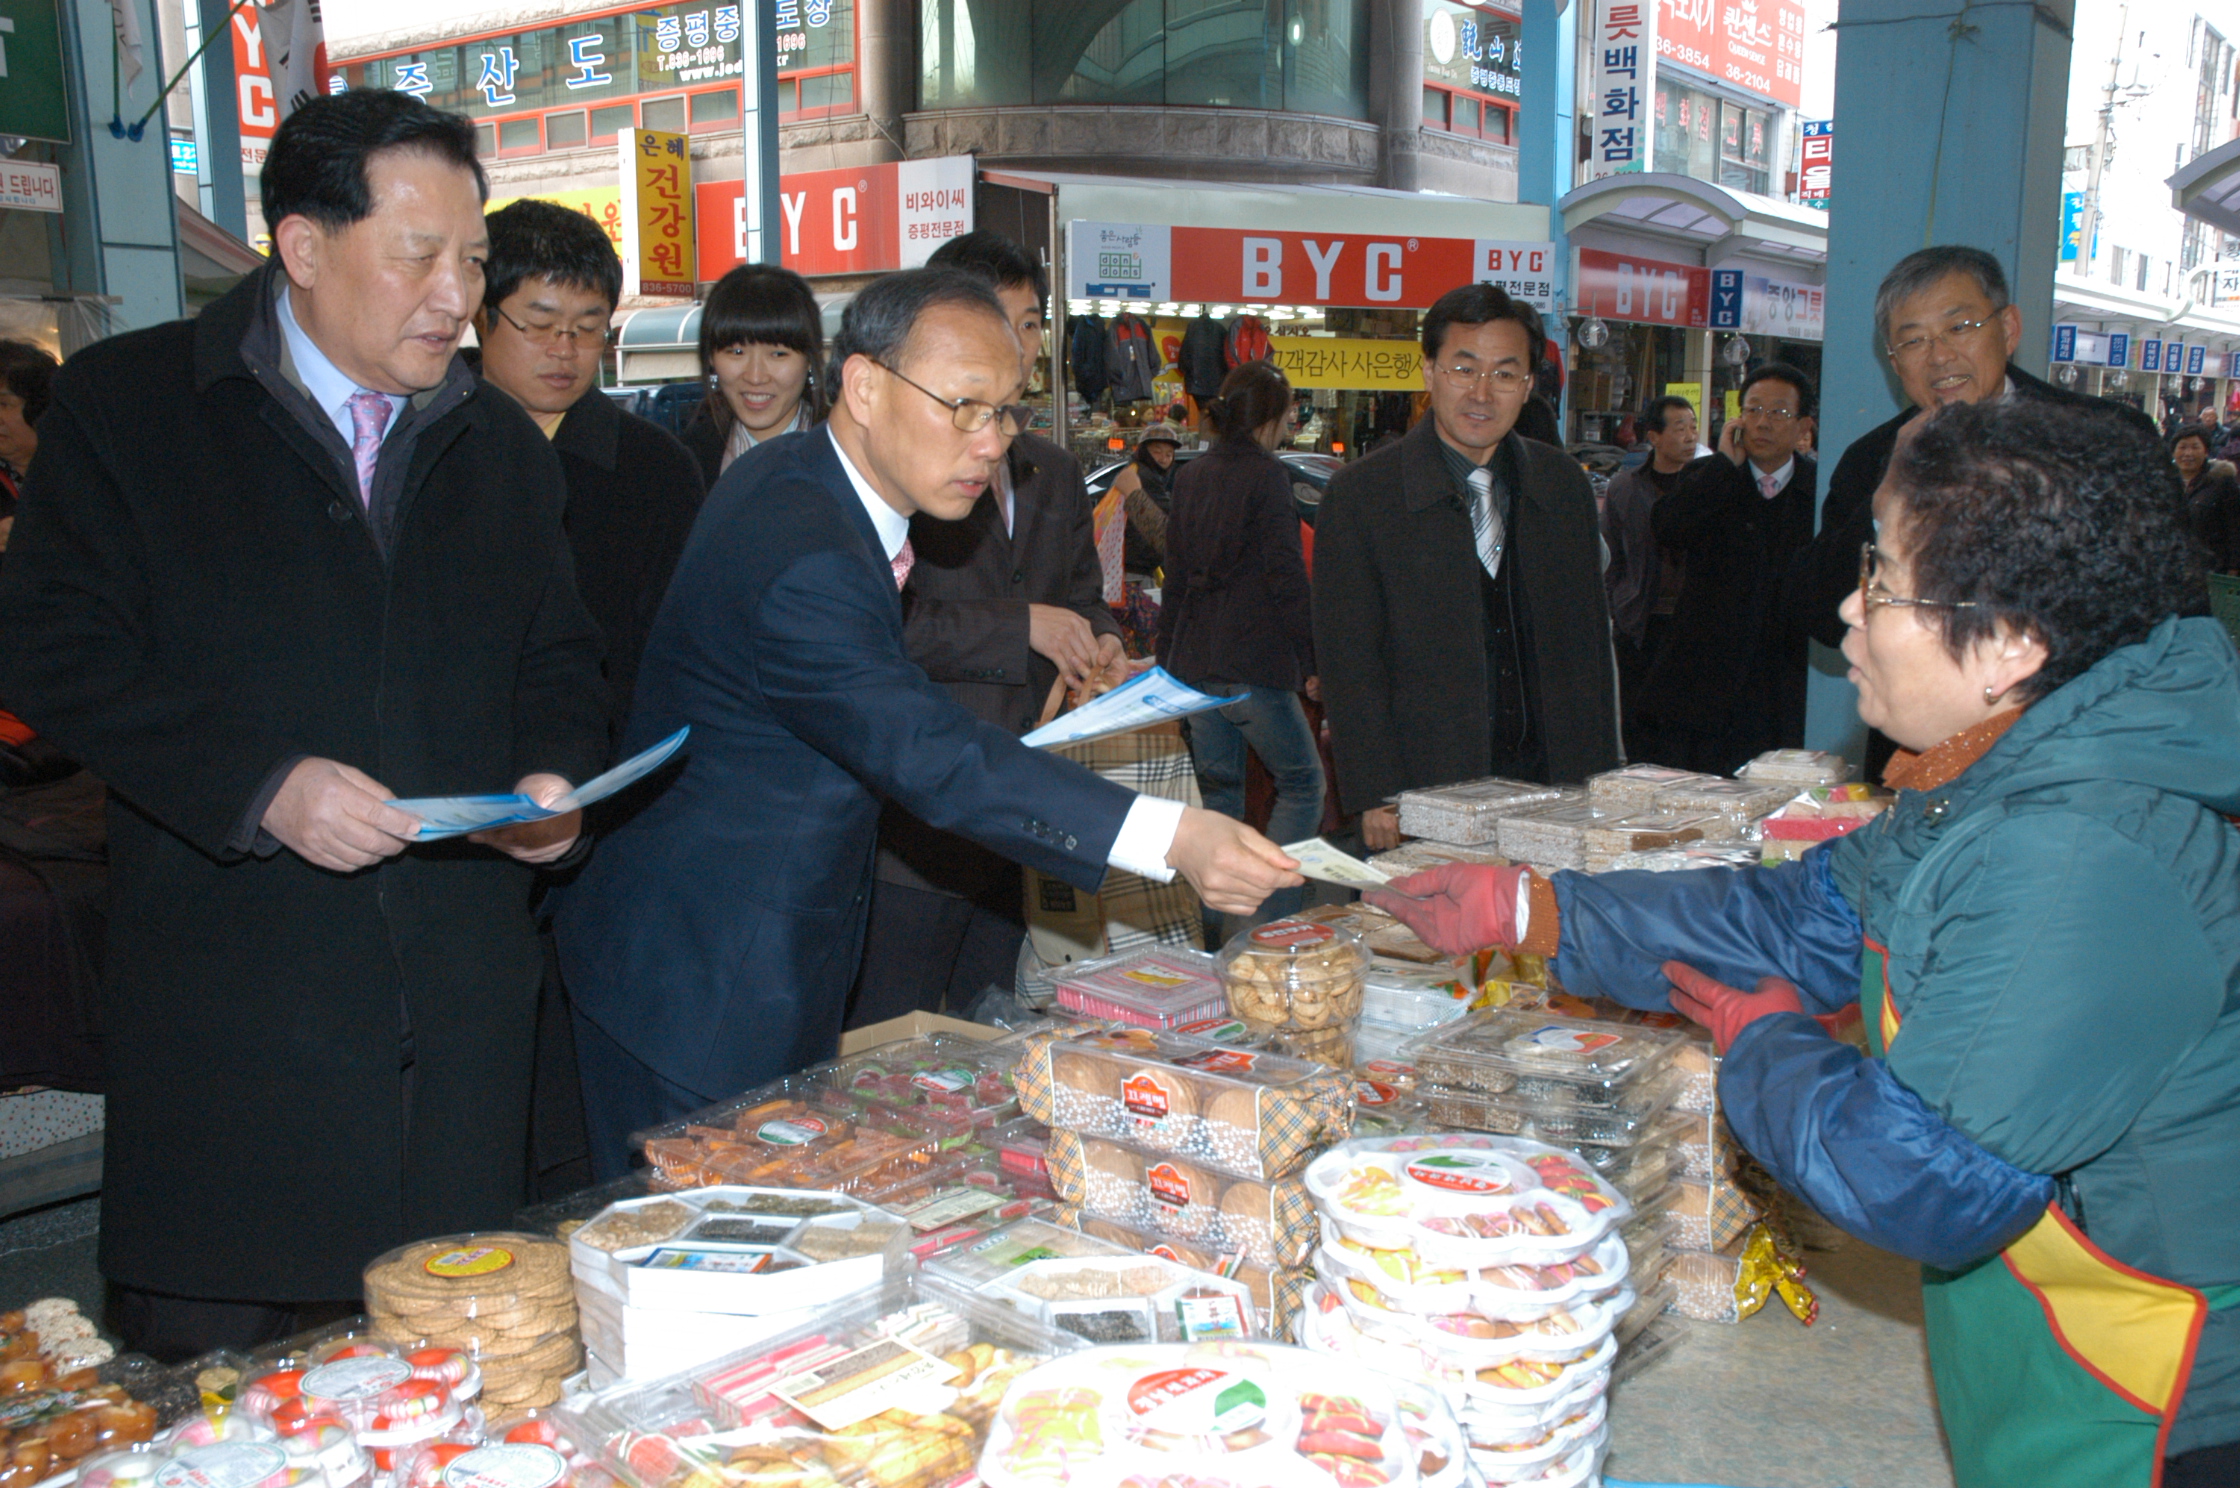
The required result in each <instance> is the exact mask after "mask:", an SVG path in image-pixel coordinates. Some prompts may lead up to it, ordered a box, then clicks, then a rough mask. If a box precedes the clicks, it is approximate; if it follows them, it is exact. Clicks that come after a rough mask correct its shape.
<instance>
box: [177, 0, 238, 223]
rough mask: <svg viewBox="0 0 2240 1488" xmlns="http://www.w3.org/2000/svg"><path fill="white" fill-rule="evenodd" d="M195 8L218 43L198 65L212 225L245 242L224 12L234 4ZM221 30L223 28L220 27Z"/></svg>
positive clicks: (208, 1) (205, 0)
mask: <svg viewBox="0 0 2240 1488" xmlns="http://www.w3.org/2000/svg"><path fill="white" fill-rule="evenodd" d="M190 3H193V4H194V5H196V7H197V13H198V14H199V15H200V17H201V21H202V34H203V36H204V37H210V36H213V35H215V36H216V37H217V39H216V40H214V41H212V42H211V43H210V48H209V50H208V51H205V52H204V53H203V54H202V60H201V61H200V62H199V63H197V64H196V66H197V67H198V68H199V69H200V71H201V73H202V97H203V105H204V106H203V109H202V115H201V117H200V118H199V119H198V120H197V121H196V123H197V125H198V127H199V129H200V138H201V146H202V167H203V171H204V173H205V174H206V176H207V177H208V179H209V182H210V211H209V217H210V220H211V221H212V222H215V223H217V224H218V226H220V227H222V228H224V229H225V230H226V231H227V232H229V233H232V234H233V235H234V236H235V237H237V238H240V239H242V240H243V241H244V242H246V241H247V240H248V237H249V208H248V193H247V187H246V184H245V183H244V182H243V180H242V178H241V100H240V95H239V94H238V93H237V92H236V88H237V87H238V84H237V83H236V81H235V79H234V75H233V37H232V36H231V35H229V34H225V33H226V32H228V31H230V30H231V28H232V25H233V23H232V21H231V20H229V19H228V18H227V12H229V11H231V10H232V9H233V0H190ZM221 28H222V29H221Z"/></svg>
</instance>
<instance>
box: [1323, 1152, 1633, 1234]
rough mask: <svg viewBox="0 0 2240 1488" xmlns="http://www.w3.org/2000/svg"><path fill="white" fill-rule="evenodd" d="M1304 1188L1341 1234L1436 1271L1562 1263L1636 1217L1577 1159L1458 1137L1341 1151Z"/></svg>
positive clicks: (1328, 1157) (1326, 1158) (1331, 1155)
mask: <svg viewBox="0 0 2240 1488" xmlns="http://www.w3.org/2000/svg"><path fill="white" fill-rule="evenodd" d="M1306 1186H1307V1192H1308V1193H1309V1194H1310V1195H1311V1196H1312V1197H1313V1199H1314V1202H1315V1204H1316V1206H1317V1207H1318V1208H1319V1209H1320V1210H1321V1212H1322V1214H1323V1216H1324V1218H1325V1219H1326V1220H1327V1221H1328V1222H1329V1223H1330V1224H1331V1225H1332V1226H1333V1227H1334V1228H1335V1230H1336V1231H1337V1232H1338V1233H1339V1234H1341V1235H1343V1236H1345V1237H1346V1238H1347V1239H1349V1240H1353V1241H1356V1242H1358V1243H1359V1244H1361V1245H1365V1246H1371V1247H1375V1248H1380V1249H1391V1250H1402V1251H1407V1252H1409V1253H1410V1254H1412V1255H1414V1256H1417V1257H1419V1258H1420V1259H1421V1261H1422V1263H1423V1264H1425V1265H1429V1266H1434V1267H1473V1266H1498V1265H1505V1264H1509V1263H1512V1262H1527V1263H1533V1262H1542V1261H1550V1260H1563V1259H1566V1258H1569V1257H1571V1256H1576V1255H1578V1254H1580V1253H1582V1252H1584V1251H1586V1250H1588V1249H1589V1248H1591V1247H1592V1246H1593V1245H1594V1244H1595V1243H1596V1242H1597V1241H1599V1240H1600V1239H1601V1238H1602V1237H1603V1236H1604V1235H1606V1234H1608V1233H1610V1231H1612V1230H1613V1229H1615V1228H1616V1227H1617V1226H1618V1225H1620V1224H1622V1223H1624V1222H1625V1220H1626V1219H1628V1218H1629V1217H1630V1216H1631V1214H1632V1207H1631V1205H1630V1204H1629V1203H1628V1202H1627V1201H1626V1199H1625V1197H1624V1196H1623V1195H1622V1194H1620V1193H1619V1192H1618V1191H1617V1190H1616V1189H1615V1188H1613V1187H1611V1186H1610V1185H1609V1184H1608V1183H1606V1182H1604V1181H1603V1180H1602V1179H1601V1178H1599V1177H1598V1176H1596V1174H1595V1173H1594V1171H1593V1170H1592V1169H1591V1168H1589V1167H1588V1166H1587V1165H1586V1164H1584V1163H1583V1162H1581V1161H1580V1160H1579V1159H1578V1158H1577V1157H1576V1156H1575V1155H1574V1154H1572V1153H1569V1152H1564V1151H1561V1150H1560V1149H1557V1148H1553V1147H1548V1146H1545V1145H1543V1144H1541V1143H1538V1142H1526V1141H1516V1140H1505V1139H1502V1138H1499V1137H1489V1136H1478V1135H1472V1134H1467V1133H1459V1132H1443V1133H1437V1134H1433V1135H1429V1136H1416V1137H1393V1138H1381V1139H1356V1140H1354V1141H1351V1142H1346V1143H1342V1144H1340V1145H1339V1146H1337V1147H1333V1148H1332V1149H1331V1150H1330V1151H1328V1152H1326V1153H1324V1154H1323V1155H1322V1156H1321V1157H1319V1158H1317V1159H1315V1161H1314V1162H1313V1163H1312V1164H1310V1165H1309V1166H1308V1168H1307V1173H1306Z"/></svg>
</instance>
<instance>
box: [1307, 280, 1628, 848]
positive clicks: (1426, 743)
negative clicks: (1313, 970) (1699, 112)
mask: <svg viewBox="0 0 2240 1488" xmlns="http://www.w3.org/2000/svg"><path fill="white" fill-rule="evenodd" d="M1544 344H1545V342H1544V338H1543V336H1542V334H1541V330H1540V316H1539V314H1538V312H1536V311H1535V310H1534V309H1533V308H1532V307H1531V306H1530V305H1526V304H1522V303H1520V302H1518V301H1515V300H1512V299H1510V298H1509V296H1508V295H1507V294H1506V293H1504V292H1503V291H1502V290H1501V289H1499V288H1497V287H1495V286H1493V285H1488V284H1467V285H1464V286H1462V287H1461V288H1459V289H1453V290H1449V291H1448V292H1447V293H1446V294H1444V295H1442V296H1440V298H1439V300H1438V302H1437V303H1436V304H1434V305H1433V306H1432V307H1431V308H1430V309H1429V310H1428V311H1426V312H1425V314H1424V319H1423V355H1424V361H1423V385H1424V389H1425V391H1427V392H1428V393H1429V394H1430V401H1431V409H1430V415H1429V416H1428V417H1426V418H1423V419H1420V420H1418V422H1417V423H1416V426H1415V427H1414V428H1413V429H1411V430H1410V431H1409V432H1408V435H1407V437H1406V438H1404V439H1402V440H1400V441H1398V442H1397V443H1393V444H1388V445H1386V446H1384V447H1382V448H1380V449H1379V450H1378V451H1377V452H1376V453H1375V454H1373V455H1370V456H1369V457H1368V458H1367V459H1364V460H1361V461H1360V462H1358V463H1356V464H1354V465H1350V466H1348V467H1347V468H1346V469H1345V470H1343V471H1341V472H1340V473H1339V474H1338V475H1337V477H1336V478H1335V479H1333V480H1332V481H1331V483H1330V493H1329V495H1328V496H1326V497H1325V498H1324V499H1323V503H1322V510H1321V512H1320V514H1319V515H1318V517H1317V518H1316V522H1315V571H1314V572H1315V582H1314V647H1315V658H1316V663H1317V665H1318V666H1319V668H1320V670H1321V676H1322V698H1323V707H1324V709H1325V711H1326V713H1327V715H1328V717H1329V720H1330V736H1331V743H1332V746H1333V749H1334V751H1335V753H1336V756H1337V766H1338V769H1337V776H1338V794H1339V799H1340V802H1341V804H1342V805H1343V806H1344V807H1345V809H1346V810H1347V811H1349V812H1356V813H1359V814H1360V816H1361V833H1362V837H1363V839H1364V841H1365V842H1366V843H1367V844H1368V846H1369V847H1370V848H1372V849H1378V850H1381V849H1384V848H1388V847H1392V846H1394V845H1395V844H1396V843H1397V842H1398V840H1399V822H1398V817H1397V813H1396V811H1395V810H1394V808H1393V807H1392V806H1390V805H1388V804H1386V803H1387V802H1389V801H1390V799H1391V798H1392V796H1393V795H1394V794H1395V793H1397V792H1399V791H1403V790H1411V789H1415V788H1419V787H1424V786H1433V785H1444V784H1447V783H1449V782H1452V781H1457V780H1467V779H1471V778H1473V777H1476V776H1482V775H1489V774H1498V775H1507V776H1512V777H1515V778H1519V779H1524V780H1535V781H1576V780H1584V779H1586V778H1587V776H1589V775H1592V774H1595V773H1597V772H1599V771H1602V770H1607V769H1610V768H1612V767H1614V766H1615V765H1617V763H1618V759H1619V743H1618V718H1617V677H1616V669H1615V664H1614V661H1613V657H1612V652H1611V640H1610V604H1609V598H1608V596H1607V595H1606V594H1605V592H1604V590H1603V586H1602V556H1603V555H1602V540H1601V536H1600V533H1599V531H1598V529H1597V524H1596V516H1595V503H1594V491H1593V488H1592V487H1591V486H1589V485H1588V483H1587V478H1586V473H1585V472H1584V471H1582V470H1581V469H1580V468H1579V466H1578V464H1577V462H1575V461H1573V460H1572V459H1571V458H1570V457H1569V456H1567V455H1565V454H1564V452H1563V451H1562V450H1560V449H1557V448H1555V447H1554V446H1553V445H1546V444H1541V443H1538V442H1537V441H1534V440H1530V439H1526V438H1524V437H1522V436H1521V435H1519V434H1517V433H1516V432H1515V430H1516V423H1517V414H1518V411H1519V410H1520V409H1521V408H1523V406H1524V402H1525V399H1526V397H1527V396H1528V395H1529V394H1530V393H1531V391H1532V373H1533V367H1534V364H1535V363H1536V362H1537V361H1538V360H1539V358H1540V354H1541V348H1542V346H1543V345H1544Z"/></svg>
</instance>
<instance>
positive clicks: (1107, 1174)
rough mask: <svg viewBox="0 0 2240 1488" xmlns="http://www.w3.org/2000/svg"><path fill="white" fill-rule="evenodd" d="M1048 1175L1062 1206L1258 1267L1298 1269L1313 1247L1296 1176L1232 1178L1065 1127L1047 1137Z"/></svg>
mask: <svg viewBox="0 0 2240 1488" xmlns="http://www.w3.org/2000/svg"><path fill="white" fill-rule="evenodd" d="M1050 1178H1051V1182H1052V1184H1053V1185H1054V1186H1055V1187H1056V1188H1057V1191H1058V1196H1059V1197H1060V1198H1062V1199H1064V1200H1065V1201H1066V1202H1067V1203H1069V1204H1079V1205H1082V1206H1083V1207H1085V1208H1087V1209H1088V1210H1089V1211H1090V1212H1092V1213H1095V1214H1099V1215H1102V1216H1104V1217H1106V1218H1108V1219H1117V1220H1119V1221H1121V1222H1122V1223H1124V1224H1130V1225H1137V1226H1141V1227H1142V1228H1144V1229H1148V1230H1155V1231H1157V1232H1159V1233H1161V1234H1164V1235H1168V1236H1171V1237H1172V1238H1174V1239H1177V1240H1185V1241H1190V1242H1193V1243H1195V1244H1198V1245H1202V1246H1205V1247H1207V1248H1209V1249H1212V1250H1215V1251H1220V1252H1224V1253H1227V1252H1234V1253H1237V1254H1240V1255H1243V1256H1246V1257H1248V1258H1249V1259H1251V1260H1252V1261H1253V1262H1254V1263H1255V1264H1257V1265H1261V1266H1266V1267H1269V1268H1275V1267H1281V1266H1293V1265H1298V1264H1301V1263H1302V1262H1304V1261H1305V1259H1306V1254H1307V1251H1308V1250H1309V1249H1310V1248H1311V1247H1312V1246H1313V1244H1314V1205H1313V1203H1312V1201H1311V1200H1310V1199H1309V1198H1308V1197H1307V1190H1306V1187H1305V1185H1303V1184H1302V1183H1300V1182H1299V1180H1298V1179H1296V1178H1274V1179H1257V1178H1238V1177H1234V1176H1232V1175H1230V1174H1227V1173H1223V1172H1220V1171H1219V1170H1217V1169H1213V1168H1208V1167H1201V1166H1199V1165H1197V1164H1195V1163H1192V1162H1190V1161H1188V1160H1186V1159H1183V1158H1180V1157H1176V1156H1174V1155H1172V1154H1169V1153H1163V1152H1159V1151H1156V1150H1145V1149H1142V1148H1138V1147H1131V1146H1129V1145H1127V1144H1125V1143H1121V1142H1107V1141H1103V1140H1100V1139H1097V1138H1084V1137H1080V1136H1077V1135H1076V1134H1074V1133H1072V1132H1069V1131H1064V1130H1058V1131H1053V1132H1052V1133H1051V1134H1050Z"/></svg>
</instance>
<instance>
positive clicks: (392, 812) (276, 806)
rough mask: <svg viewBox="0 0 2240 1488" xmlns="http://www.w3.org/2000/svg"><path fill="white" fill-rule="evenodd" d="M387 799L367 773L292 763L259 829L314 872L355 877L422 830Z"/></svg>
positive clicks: (315, 761)
mask: <svg viewBox="0 0 2240 1488" xmlns="http://www.w3.org/2000/svg"><path fill="white" fill-rule="evenodd" d="M391 799H393V793H392V792H391V791H390V789H389V788H388V787H387V786H385V785H383V784H382V783H381V782H380V781H378V780H376V779H374V778H373V777H372V776H371V775H368V774H367V773H366V772H365V771H363V770H359V769H355V768H353V767H352V766H349V765H345V764H343V763H341V762H340V761H339V760H331V759H319V758H317V757H316V756H314V757H312V758H309V759H304V760H299V761H297V762H296V767H295V768H294V769H292V770H290V771H289V772H288V778H287V779H286V780H284V781H282V782H281V783H280V790H279V792H278V794H276V795H274V796H273V798H272V804H271V805H269V806H267V807H265V809H264V816H263V818H262V819H261V820H260V821H259V822H258V825H259V826H261V827H263V828H264V830H266V831H267V832H270V833H271V834H272V835H273V836H274V837H276V838H278V839H279V841H280V845H281V846H283V847H285V848H287V849H288V850H289V851H290V852H292V853H294V854H295V855H296V856H297V857H299V858H301V859H303V860H304V861H305V862H306V863H309V864H311V865H312V866H313V867H315V868H325V869H328V870H330V871H332V872H335V873H355V872H357V871H358V870H359V869H360V868H371V867H372V866H373V865H374V864H376V863H378V862H380V861H381V860H382V859H383V858H393V857H395V856H396V855H397V854H398V853H401V852H403V851H404V850H405V849H406V848H407V847H410V846H411V845H412V839H413V836H414V834H416V833H417V832H418V831H419V830H420V818H419V817H417V816H414V815H412V814H411V813H410V812H406V811H399V810H397V808H396V807H394V806H391V805H390V804H389V802H390V800H391Z"/></svg>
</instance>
